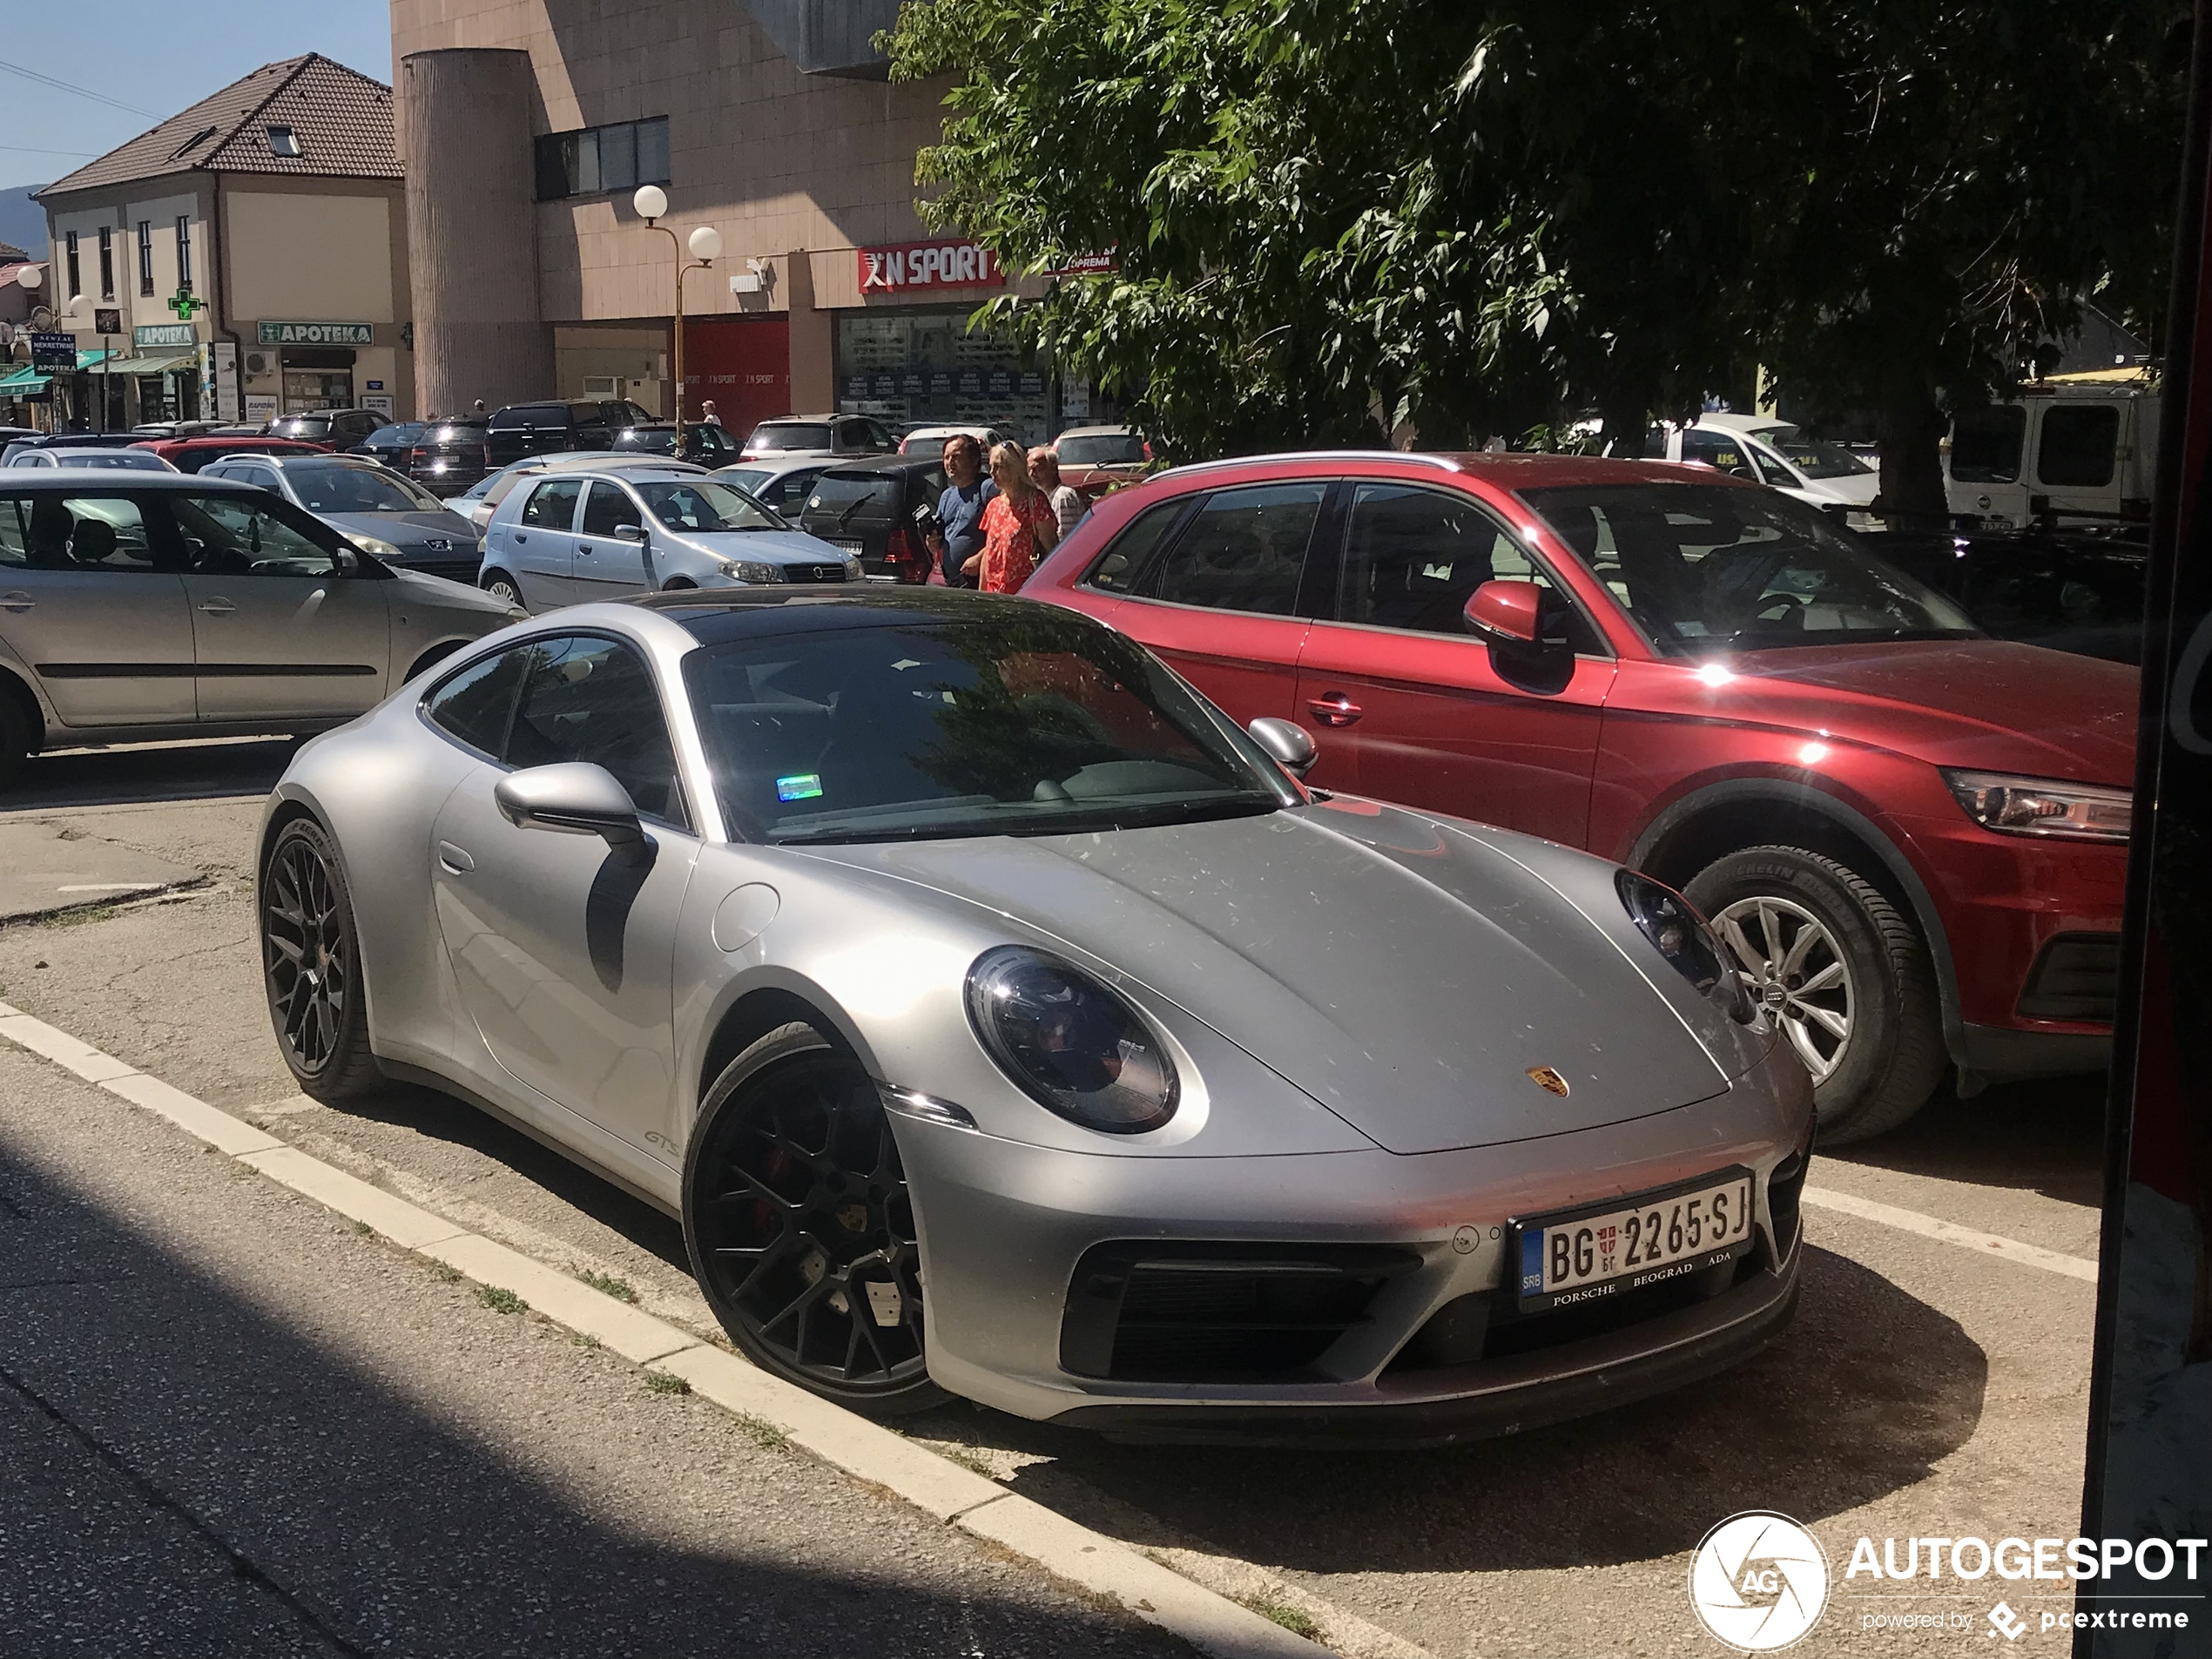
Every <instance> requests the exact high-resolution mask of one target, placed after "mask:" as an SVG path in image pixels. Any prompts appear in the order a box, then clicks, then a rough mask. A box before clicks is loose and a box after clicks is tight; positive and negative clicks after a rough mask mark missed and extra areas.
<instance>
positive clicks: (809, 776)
mask: <svg viewBox="0 0 2212 1659" xmlns="http://www.w3.org/2000/svg"><path fill="white" fill-rule="evenodd" d="M821 792H822V775H821V773H819V772H793V773H792V775H791V776H790V777H788V778H779V779H776V799H778V800H812V799H814V797H815V796H817V795H819V794H820V793H821Z"/></svg>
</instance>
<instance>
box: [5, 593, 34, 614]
mask: <svg viewBox="0 0 2212 1659" xmlns="http://www.w3.org/2000/svg"><path fill="white" fill-rule="evenodd" d="M34 604H37V601H36V600H35V599H33V598H32V597H30V595H29V594H27V593H0V610H30V608H31V607H32V606H33V605H34Z"/></svg>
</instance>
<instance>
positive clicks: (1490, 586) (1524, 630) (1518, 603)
mask: <svg viewBox="0 0 2212 1659" xmlns="http://www.w3.org/2000/svg"><path fill="white" fill-rule="evenodd" d="M1543 597H1544V590H1542V589H1541V588H1540V587H1538V586H1537V585H1536V584H1535V583H1534V582H1486V583H1483V584H1482V585H1481V586H1480V587H1479V588H1477V589H1476V590H1474V592H1473V593H1472V594H1470V595H1468V596H1467V610H1466V613H1465V614H1466V617H1467V628H1468V631H1470V632H1472V633H1475V634H1479V635H1480V636H1481V637H1483V638H1485V639H1487V640H1489V641H1490V642H1491V643H1492V644H1499V645H1533V644H1535V643H1536V640H1537V638H1538V636H1539V629H1538V625H1537V621H1536V614H1537V608H1538V607H1539V606H1540V605H1541V604H1542V603H1543Z"/></svg>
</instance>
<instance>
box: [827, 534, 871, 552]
mask: <svg viewBox="0 0 2212 1659" xmlns="http://www.w3.org/2000/svg"><path fill="white" fill-rule="evenodd" d="M823 539H825V540H826V541H827V542H828V543H829V544H830V545H831V546H832V547H833V548H835V549H836V550H838V551H839V552H840V553H865V552H867V543H865V542H845V541H840V540H839V539H838V538H837V537H836V536H826V537H825V538H823Z"/></svg>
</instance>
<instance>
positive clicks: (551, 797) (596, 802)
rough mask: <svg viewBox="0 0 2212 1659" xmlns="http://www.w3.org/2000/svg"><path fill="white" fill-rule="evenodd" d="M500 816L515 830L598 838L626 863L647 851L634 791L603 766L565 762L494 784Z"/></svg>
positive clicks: (511, 774) (527, 770)
mask: <svg viewBox="0 0 2212 1659" xmlns="http://www.w3.org/2000/svg"><path fill="white" fill-rule="evenodd" d="M491 796H492V800H493V802H494V803H495V804H496V806H498V808H499V813H500V816H501V817H502V818H504V819H506V820H507V821H508V822H509V823H510V824H512V825H514V826H516V828H517V829H542V830H551V831H553V832H555V833H556V834H561V835H597V837H599V839H600V840H604V842H606V844H607V845H608V846H609V847H610V848H611V849H612V850H613V851H614V853H615V854H616V856H617V857H618V858H621V859H623V860H624V861H625V862H628V861H631V860H635V859H637V858H638V857H640V856H642V855H643V854H644V852H645V851H646V847H647V842H646V840H645V832H644V827H643V826H640V825H639V823H638V822H637V807H636V806H634V805H632V804H631V799H630V792H629V791H628V790H626V789H624V787H623V786H621V785H620V784H619V783H617V782H616V781H615V775H614V773H612V772H609V771H608V770H607V769H606V768H605V767H604V766H595V765H592V764H591V763H590V762H589V761H585V760H564V761H561V762H558V763H556V765H550V766H530V767H527V768H525V769H524V770H523V771H521V772H509V773H508V774H507V775H506V776H505V777H504V778H502V779H500V780H499V781H498V783H496V784H495V785H494V786H492V792H491Z"/></svg>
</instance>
